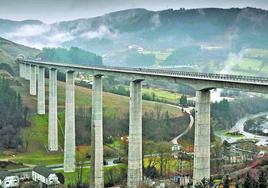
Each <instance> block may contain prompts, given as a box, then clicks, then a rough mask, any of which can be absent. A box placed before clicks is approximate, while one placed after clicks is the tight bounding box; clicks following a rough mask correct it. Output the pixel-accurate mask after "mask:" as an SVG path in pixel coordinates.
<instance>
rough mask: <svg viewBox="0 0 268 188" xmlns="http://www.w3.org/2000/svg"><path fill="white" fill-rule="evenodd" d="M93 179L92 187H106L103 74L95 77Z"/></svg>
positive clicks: (92, 123) (92, 137) (92, 143)
mask: <svg viewBox="0 0 268 188" xmlns="http://www.w3.org/2000/svg"><path fill="white" fill-rule="evenodd" d="M91 166H92V168H91V169H92V170H91V181H90V187H95V188H103V187H104V172H103V118H102V75H95V76H94V77H93V90H92V120H91Z"/></svg>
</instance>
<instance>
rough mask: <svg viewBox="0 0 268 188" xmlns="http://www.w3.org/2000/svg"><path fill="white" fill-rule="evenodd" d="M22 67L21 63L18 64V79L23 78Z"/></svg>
mask: <svg viewBox="0 0 268 188" xmlns="http://www.w3.org/2000/svg"><path fill="white" fill-rule="evenodd" d="M22 67H23V64H22V63H19V77H21V78H22V77H23V75H22V74H23V73H22Z"/></svg>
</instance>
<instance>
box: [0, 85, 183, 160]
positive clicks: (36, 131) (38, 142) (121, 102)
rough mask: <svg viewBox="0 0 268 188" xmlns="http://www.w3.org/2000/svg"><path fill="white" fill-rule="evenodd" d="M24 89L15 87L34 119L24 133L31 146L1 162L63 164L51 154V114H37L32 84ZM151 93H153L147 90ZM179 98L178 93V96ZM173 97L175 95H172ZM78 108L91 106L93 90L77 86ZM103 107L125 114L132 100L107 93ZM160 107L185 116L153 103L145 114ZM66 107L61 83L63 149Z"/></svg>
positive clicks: (80, 149) (58, 155)
mask: <svg viewBox="0 0 268 188" xmlns="http://www.w3.org/2000/svg"><path fill="white" fill-rule="evenodd" d="M22 83H23V86H22V87H15V89H16V90H17V91H18V92H20V94H21V96H22V99H23V102H24V103H25V104H26V105H27V106H28V107H29V108H30V113H31V115H30V117H31V118H30V120H31V126H30V127H28V128H25V129H23V130H22V137H23V141H24V143H27V151H26V152H25V153H16V154H15V156H12V155H5V156H0V160H1V159H10V160H14V161H18V162H22V163H26V164H38V165H47V164H59V163H62V162H63V152H62V151H59V152H47V150H46V148H47V142H48V141H47V137H48V127H47V126H48V115H47V114H46V115H36V102H37V101H36V97H35V96H29V94H28V93H29V91H28V88H29V85H28V84H29V83H28V81H23V82H22ZM47 91H48V85H46V99H47V96H48V92H47ZM146 92H150V91H146ZM159 93H160V94H159V95H165V91H163V92H161V91H160V90H159ZM174 95H175V94H174ZM169 97H170V98H172V97H173V96H172V94H170V96H169ZM75 99H76V100H75V101H76V104H75V105H76V108H79V107H90V106H91V90H90V89H87V88H83V87H79V86H77V87H76V96H75ZM103 104H104V109H105V110H104V111H105V113H109V114H110V115H113V114H116V115H119V116H120V115H121V114H124V113H126V112H128V109H129V97H125V96H119V95H115V94H111V93H105V92H104V93H103ZM46 105H48V100H46ZM156 105H160V106H161V108H162V110H163V111H169V114H170V116H173V117H175V116H181V115H182V113H181V111H180V110H178V109H176V108H174V107H171V106H168V105H165V104H159V103H158V104H156V103H154V102H150V101H143V112H145V111H154V110H155V107H156ZM64 106H65V83H64V82H58V108H59V113H58V119H59V129H58V130H59V131H58V134H59V135H58V136H59V145H60V146H61V148H63V145H64V144H63V134H64V133H63V130H64ZM89 149H90V148H89V146H86V147H81V146H79V147H77V153H78V155H77V157H79V155H80V154H83V153H85V152H88V151H89Z"/></svg>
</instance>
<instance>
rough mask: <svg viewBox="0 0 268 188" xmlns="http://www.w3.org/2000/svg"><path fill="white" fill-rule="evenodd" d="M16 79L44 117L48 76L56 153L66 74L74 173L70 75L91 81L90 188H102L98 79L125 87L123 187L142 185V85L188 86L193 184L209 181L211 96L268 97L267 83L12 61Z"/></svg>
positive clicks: (69, 158)
mask: <svg viewBox="0 0 268 188" xmlns="http://www.w3.org/2000/svg"><path fill="white" fill-rule="evenodd" d="M16 61H17V63H18V64H19V74H20V77H22V78H25V79H26V80H29V81H30V94H31V95H37V101H38V102H37V113H38V114H45V74H44V72H45V69H48V70H49V105H48V108H49V109H48V117H49V124H48V148H49V150H50V151H56V150H58V137H57V135H58V133H57V132H58V128H57V127H58V126H57V71H62V72H65V73H66V99H65V103H66V104H65V138H64V171H65V172H73V171H74V170H75V97H74V96H75V89H74V88H75V83H74V79H75V76H74V75H75V73H76V72H87V73H89V74H92V76H93V88H92V93H93V94H92V122H91V147H92V153H91V166H92V168H91V169H92V170H91V176H90V177H91V181H90V183H91V185H90V187H95V188H103V187H104V175H103V114H102V78H103V76H106V75H113V76H117V77H121V78H122V79H126V80H128V81H129V82H130V110H129V146H128V147H129V148H128V177H127V185H128V187H130V188H137V187H139V186H140V185H141V183H142V92H141V91H142V81H143V80H147V79H154V80H156V79H157V80H166V81H168V82H172V83H178V84H184V85H189V86H191V87H192V88H194V89H195V90H196V107H195V141H194V171H193V181H194V184H195V183H196V182H198V181H200V180H202V179H203V178H209V177H210V90H211V89H216V88H237V89H240V90H243V91H250V92H259V93H268V78H267V77H252V76H240V75H226V74H207V73H196V72H183V71H170V70H159V69H141V68H123V67H104V66H103V67H89V66H81V65H70V64H60V63H53V62H43V61H37V60H33V59H25V58H23V57H18V58H17V60H16Z"/></svg>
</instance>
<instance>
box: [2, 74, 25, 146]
mask: <svg viewBox="0 0 268 188" xmlns="http://www.w3.org/2000/svg"><path fill="white" fill-rule="evenodd" d="M0 106H1V108H0V138H1V139H0V149H1V148H2V149H23V142H22V138H21V135H20V130H21V128H23V127H26V126H27V125H28V124H29V122H28V121H27V116H28V108H27V107H25V106H23V104H22V99H21V96H20V94H18V93H16V91H14V90H13V89H12V88H11V87H10V84H9V81H7V80H5V79H4V78H0Z"/></svg>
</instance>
